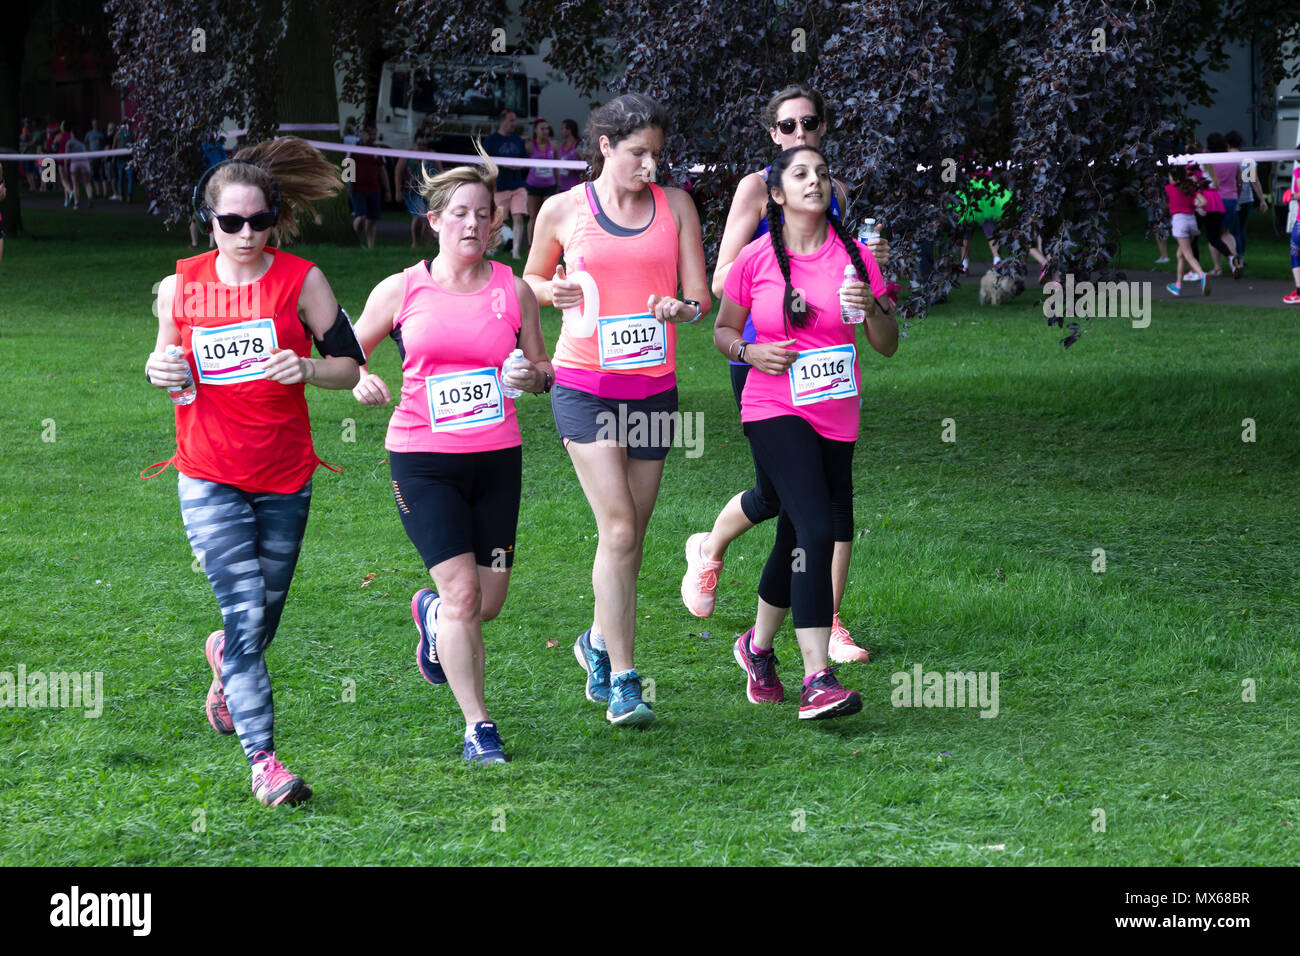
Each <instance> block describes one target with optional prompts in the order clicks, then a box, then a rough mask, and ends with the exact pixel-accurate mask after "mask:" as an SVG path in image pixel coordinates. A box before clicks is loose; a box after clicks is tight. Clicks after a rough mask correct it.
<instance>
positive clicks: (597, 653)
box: [573, 628, 609, 703]
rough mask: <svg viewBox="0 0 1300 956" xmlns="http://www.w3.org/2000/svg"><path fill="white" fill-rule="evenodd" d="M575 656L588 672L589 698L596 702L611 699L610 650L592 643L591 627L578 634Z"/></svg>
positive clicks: (574, 649) (574, 650)
mask: <svg viewBox="0 0 1300 956" xmlns="http://www.w3.org/2000/svg"><path fill="white" fill-rule="evenodd" d="M573 656H574V657H576V658H577V659H578V663H579V664H581V665H582V669H583V670H584V671H586V672H587V688H586V690H587V700H590V701H594V702H596V703H602V702H604V701H607V700H609V652H608V651H604V650H601V649H600V648H599V647H596V646H594V645H593V644H592V643H591V628H587V629H586V630H585V631H583V632H582V633H581V634H579V635H578V640H577V642H576V643H575V644H574V645H573Z"/></svg>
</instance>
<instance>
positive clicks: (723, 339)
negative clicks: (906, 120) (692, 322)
mask: <svg viewBox="0 0 1300 956" xmlns="http://www.w3.org/2000/svg"><path fill="white" fill-rule="evenodd" d="M832 190H833V185H832V180H831V176H830V171H829V169H828V167H827V163H826V157H825V154H823V153H822V151H821V150H820V149H816V148H814V147H811V146H807V145H804V146H796V147H793V148H791V149H787V150H786V151H785V152H783V153H782V154H781V155H780V156H779V157H778V158H777V160H776V162H774V163H773V164H772V169H771V172H770V173H769V175H768V212H767V221H768V224H769V226H770V229H771V231H770V233H769V235H767V236H760V237H759V238H757V239H755V240H753V241H752V242H750V243H749V244H748V245H747V246H745V248H744V249H742V250H741V252H740V255H739V256H737V258H736V261H735V263H734V264H733V265H732V267H731V269H730V271H729V272H728V273H727V277H726V280H725V282H724V286H723V298H722V307H721V309H720V310H719V313H718V318H717V321H716V323H715V326H714V344H715V345H716V346H717V348H718V350H719V351H720V352H722V353H723V354H724V355H725V356H726V357H727V358H728V359H737V358H739V359H740V360H741V361H744V362H746V363H747V364H749V365H751V366H752V367H753V368H754V369H755V370H756V371H757V372H758V373H760V374H751V375H749V376H748V377H747V378H746V380H745V387H744V391H743V392H742V394H741V416H740V417H741V421H742V422H743V423H744V429H745V435H746V437H747V438H748V439H749V442H750V445H751V447H752V448H753V452H754V458H755V460H756V461H757V462H758V463H759V464H760V465H761V467H762V468H763V469H764V470H765V472H766V473H767V474H768V476H769V478H770V479H771V482H772V484H773V486H774V487H775V489H776V493H777V495H778V497H779V499H780V505H781V514H780V518H779V519H778V525H777V532H776V541H775V542H774V544H773V546H772V552H771V554H770V555H769V557H768V560H767V564H766V566H765V567H764V569H763V575H762V579H761V580H760V582H759V587H758V609H757V612H756V615H755V621H754V626H753V627H751V628H750V629H749V630H748V631H746V632H745V633H744V634H741V635H738V636H737V638H736V643H735V646H734V649H733V650H734V656H735V658H736V662H737V663H738V664H739V665H740V667H741V669H742V670H744V671H745V677H746V696H747V697H748V699H749V700H750V701H751V702H752V703H756V704H757V703H764V702H771V703H779V702H781V701H783V700H784V699H785V688H784V687H783V686H782V684H781V681H780V679H779V678H778V677H777V674H776V663H777V661H776V655H775V653H774V652H773V650H772V642H773V639H774V638H775V636H776V632H777V630H778V629H779V628H780V627H781V625H782V624H783V623H784V621H785V618H786V616H787V615H788V614H790V612H791V610H792V609H793V616H794V630H795V637H796V639H797V640H798V642H799V650H800V653H801V654H802V656H803V671H804V681H803V690H802V694H801V696H800V706H799V719H801V720H816V719H822V718H828V717H841V716H845V715H848V714H853V713H857V712H858V711H859V710H861V709H862V698H861V697H860V696H859V695H858V694H857V693H856V692H854V691H849V690H846V689H845V688H843V687H841V686H840V683H839V681H838V680H836V679H835V676H834V674H833V672H832V670H831V668H830V667H829V666H828V649H829V642H830V634H831V623H832V619H833V617H834V613H835V612H834V595H833V591H832V586H831V573H830V571H831V555H832V551H833V547H834V540H833V539H834V530H833V520H832V502H833V501H834V500H835V499H836V497H837V495H839V493H840V489H841V488H842V486H843V485H844V484H845V483H851V482H852V480H853V475H852V470H853V449H854V445H855V443H856V442H857V438H858V423H859V415H860V405H859V397H858V396H859V392H860V382H861V377H860V371H859V367H858V357H857V346H856V344H855V340H856V338H857V336H856V324H851V322H850V321H846V319H845V316H847V315H848V312H847V311H846V312H844V313H843V314H842V311H841V310H842V308H843V309H845V310H858V311H859V313H864V314H865V323H864V324H863V331H864V332H865V334H866V340H867V343H868V344H869V345H870V346H871V347H872V348H873V349H874V350H875V351H877V352H879V353H880V354H881V355H884V356H886V357H888V356H891V355H893V354H894V352H895V351H896V350H897V349H898V323H897V322H896V321H895V319H894V316H893V305H892V303H891V302H890V300H889V299H888V298H887V297H886V283H885V279H884V277H883V276H882V275H881V273H880V268H879V266H877V265H876V261H875V259H874V257H873V256H872V255H871V254H870V250H869V249H868V248H867V247H866V246H865V245H863V244H862V243H859V242H857V241H855V240H854V239H853V238H852V237H851V236H850V235H849V233H848V231H847V230H846V229H845V228H844V226H843V225H842V224H841V223H840V221H839V219H838V217H836V216H834V215H830V214H829V212H828V211H829V209H830V204H831V195H832ZM783 218H784V223H783V222H782V220H783ZM846 270H847V271H846ZM850 273H851V274H852V275H853V276H855V277H856V278H854V279H849V278H847V276H848V275H849V274H850ZM864 280H865V283H869V284H870V294H868V292H867V285H866V284H865V283H864ZM746 315H749V316H750V317H751V318H752V320H753V323H754V329H755V340H754V342H753V343H746V342H745V340H744V338H743V336H742V329H743V328H744V324H745V318H746ZM862 321H863V319H862V316H861V315H859V316H858V322H862Z"/></svg>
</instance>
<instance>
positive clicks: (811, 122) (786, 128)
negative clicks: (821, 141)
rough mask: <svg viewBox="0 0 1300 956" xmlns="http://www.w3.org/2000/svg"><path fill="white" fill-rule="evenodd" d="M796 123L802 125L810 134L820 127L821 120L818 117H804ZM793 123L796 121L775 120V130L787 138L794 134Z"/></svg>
mask: <svg viewBox="0 0 1300 956" xmlns="http://www.w3.org/2000/svg"><path fill="white" fill-rule="evenodd" d="M798 122H799V123H802V124H803V128H804V129H805V130H807V131H808V132H810V133H811V132H813V131H815V130H816V129H818V127H820V126H821V125H822V118H821V117H820V116H805V117H804V118H803V119H801V120H798ZM795 123H796V121H795V120H792V119H783V120H777V121H776V128H777V129H779V130H780V131H781V132H782V133H784V134H785V135H786V136H789V135H790V134H791V133H793V132H794V128H795Z"/></svg>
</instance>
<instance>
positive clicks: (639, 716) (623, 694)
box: [605, 670, 655, 727]
mask: <svg viewBox="0 0 1300 956" xmlns="http://www.w3.org/2000/svg"><path fill="white" fill-rule="evenodd" d="M605 719H606V720H608V721H609V722H610V723H611V724H618V725H619V726H622V727H641V726H644V725H645V724H648V723H650V722H651V721H653V720H654V719H655V712H654V711H653V710H651V709H650V705H649V704H647V703H646V702H645V701H643V700H642V699H641V677H640V675H638V674H637V672H636V671H635V670H632V671H628V672H627V673H626V674H624V675H623V676H622V677H619V678H617V679H615V680H613V681H611V682H610V685H609V710H607V711H605Z"/></svg>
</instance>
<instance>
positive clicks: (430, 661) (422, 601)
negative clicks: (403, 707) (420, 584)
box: [411, 588, 447, 684]
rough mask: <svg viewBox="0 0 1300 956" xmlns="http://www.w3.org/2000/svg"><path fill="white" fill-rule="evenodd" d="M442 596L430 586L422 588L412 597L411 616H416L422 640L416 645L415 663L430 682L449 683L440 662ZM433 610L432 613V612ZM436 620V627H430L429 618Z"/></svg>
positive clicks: (416, 625)
mask: <svg viewBox="0 0 1300 956" xmlns="http://www.w3.org/2000/svg"><path fill="white" fill-rule="evenodd" d="M441 604H442V598H440V597H438V595H437V594H435V593H434V592H433V591H431V590H430V589H429V588H420V590H418V591H416V592H415V596H414V597H413V598H411V617H413V618H415V629H416V630H417V631H419V632H420V640H419V641H418V642H416V645H415V663H416V664H417V665H418V666H419V668H420V673H421V674H423V675H424V679H425V680H427V681H428V682H429V683H430V684H445V683H447V675H446V674H444V673H443V671H442V665H441V664H439V663H438V630H437V622H438V607H439V606H441ZM431 611H432V613H430V612H431ZM430 617H432V618H433V621H434V628H433V629H432V630H430V628H429V618H430Z"/></svg>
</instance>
